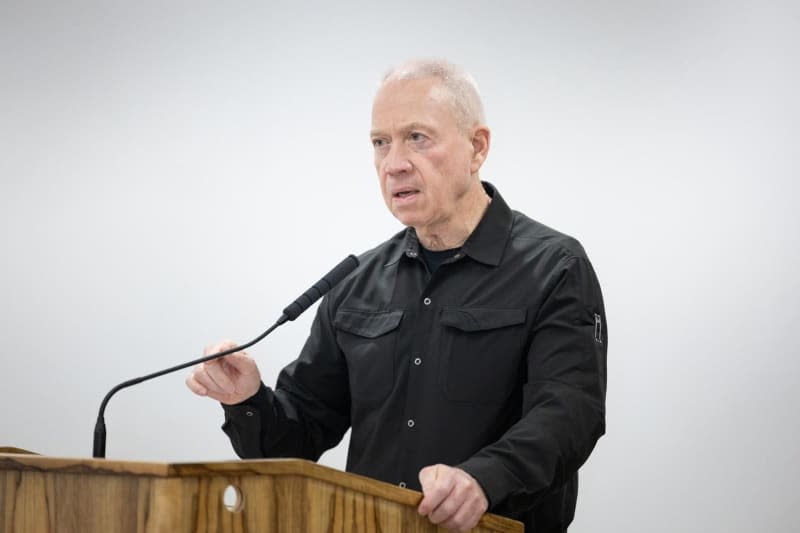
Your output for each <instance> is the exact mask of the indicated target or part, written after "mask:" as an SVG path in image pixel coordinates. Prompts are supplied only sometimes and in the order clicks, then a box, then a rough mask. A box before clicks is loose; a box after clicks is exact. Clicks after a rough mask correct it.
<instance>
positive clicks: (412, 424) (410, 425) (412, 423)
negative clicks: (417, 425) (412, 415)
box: [408, 420, 414, 428]
mask: <svg viewBox="0 0 800 533" xmlns="http://www.w3.org/2000/svg"><path fill="white" fill-rule="evenodd" d="M408 427H410V428H413V427H414V421H413V420H409V421H408Z"/></svg>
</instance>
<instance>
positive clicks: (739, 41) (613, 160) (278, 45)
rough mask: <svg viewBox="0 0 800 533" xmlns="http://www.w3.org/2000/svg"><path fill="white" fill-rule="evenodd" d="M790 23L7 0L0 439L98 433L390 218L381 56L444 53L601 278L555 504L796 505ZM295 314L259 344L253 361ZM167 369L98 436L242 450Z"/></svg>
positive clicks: (715, 513)
mask: <svg viewBox="0 0 800 533" xmlns="http://www.w3.org/2000/svg"><path fill="white" fill-rule="evenodd" d="M798 35H800V8H798V5H797V4H796V3H793V2H784V3H779V2H761V1H760V2H755V1H753V2H714V1H699V2H697V1H696V2H645V1H641V2H633V1H618V2H596V1H595V2H588V1H587V2H576V1H567V2H494V3H492V2H477V1H476V2H464V1H449V2H411V1H407V2H402V3H384V4H380V3H374V2H369V3H368V2H363V3H361V2H350V3H344V4H337V3H334V2H326V3H318V4H313V5H312V4H301V3H299V2H296V3H290V2H286V3H278V2H239V3H223V2H69V3H67V2H55V1H51V2H12V1H10V0H4V1H2V2H1V3H0V222H2V224H0V250H2V251H1V252H0V253H2V260H1V261H0V302H1V303H2V306H0V364H2V377H0V405H2V408H0V413H2V414H0V445H3V444H5V445H16V446H19V447H23V448H28V449H33V450H36V451H38V452H41V453H44V454H51V455H61V456H83V457H86V456H89V455H90V454H91V440H92V439H91V436H92V428H93V425H94V421H95V416H96V410H97V407H98V404H99V402H100V399H101V398H102V397H103V395H104V394H105V392H106V391H107V390H108V389H109V388H110V387H111V386H113V385H114V384H116V383H118V382H120V381H122V380H124V379H127V378H130V377H134V376H138V375H141V374H145V373H148V372H150V371H153V370H156V369H159V368H162V367H165V366H169V365H172V364H175V363H178V362H181V361H184V360H187V359H189V358H192V357H194V356H196V355H199V352H200V350H201V349H202V346H203V345H205V344H206V343H210V342H212V341H215V340H217V339H220V338H222V337H231V338H234V339H237V340H241V341H244V340H247V339H250V338H252V337H254V336H255V335H256V334H258V333H259V332H261V331H262V330H264V329H265V328H266V327H267V326H268V325H269V324H271V323H272V322H273V321H274V319H275V318H277V316H278V314H279V313H280V310H281V309H282V308H283V306H284V305H285V304H286V303H287V302H288V301H290V300H291V299H292V298H294V297H295V296H296V295H297V294H298V293H299V292H301V291H303V290H305V289H306V288H307V287H308V286H309V284H310V283H312V282H314V281H316V279H318V277H319V275H321V274H322V273H323V272H325V271H326V270H327V269H328V268H329V267H331V266H332V265H333V264H334V263H336V262H337V261H339V260H340V259H341V258H342V257H343V256H344V255H346V254H347V253H350V252H360V251H363V250H365V249H367V248H369V247H372V246H373V245H374V244H376V243H377V242H379V241H382V240H383V239H385V238H386V237H388V236H389V235H390V234H392V233H394V232H395V231H397V230H398V229H399V225H398V223H397V222H396V221H395V220H394V219H392V218H391V216H390V215H389V214H388V212H385V208H384V207H383V204H382V201H381V199H380V195H379V190H378V186H377V179H376V178H375V175H374V170H373V169H372V166H371V148H370V146H369V142H368V137H367V131H368V128H369V111H370V104H371V97H372V94H373V90H374V88H375V81H376V80H377V78H378V77H379V76H380V75H381V74H382V72H383V71H384V70H385V69H386V68H388V67H389V66H390V65H392V64H394V63H396V62H399V61H401V60H403V59H405V58H408V57H415V56H444V57H448V58H450V59H451V60H453V61H454V62H457V63H460V64H462V65H464V66H465V67H467V68H468V69H469V70H471V71H472V72H473V73H474V75H475V76H476V78H477V79H478V81H479V84H480V85H481V88H482V91H483V94H484V99H485V103H486V108H487V112H488V117H489V120H490V125H491V126H492V127H493V133H494V137H493V140H494V145H493V148H492V152H491V154H490V158H489V161H488V163H487V164H486V166H485V167H484V169H485V171H484V172H483V176H484V178H486V179H489V180H491V181H493V182H494V183H495V184H496V185H498V187H499V188H500V190H501V191H502V193H503V195H504V196H505V197H506V198H507V199H508V200H509V202H510V203H511V204H512V206H514V207H515V208H517V209H519V210H522V211H524V212H526V213H527V214H529V215H531V216H532V217H534V218H536V219H538V220H540V221H542V222H545V223H547V224H549V225H552V226H555V227H557V228H559V229H561V230H562V231H565V232H568V233H571V234H573V235H575V236H576V237H578V238H579V239H581V241H582V242H583V243H584V245H585V247H586V248H587V250H588V251H589V254H590V256H591V257H592V259H593V262H594V264H595V267H596V270H597V271H598V273H599V276H600V279H601V282H602V284H603V288H604V291H605V297H606V305H607V311H608V320H609V323H610V332H611V342H610V353H609V389H608V390H609V396H608V435H607V436H606V437H604V438H603V439H602V440H601V441H600V443H599V445H598V447H597V448H596V450H595V453H594V455H593V456H592V457H591V459H590V460H589V462H588V463H587V465H586V466H585V467H584V469H583V471H582V472H583V477H582V486H581V493H580V498H579V509H578V517H577V519H576V521H575V524H574V526H573V528H571V531H574V532H590V531H591V532H614V533H622V532H637V533H638V532H641V531H650V532H674V531H685V532H707V531H726V532H731V531H732V532H739V531H741V532H744V531H748V532H749V531H790V530H795V531H796V530H797V528H798V527H800V526H799V525H798V524H800V521H799V520H798V519H797V518H796V512H797V509H798V507H800V496H798V494H800V491H798V490H797V481H798V478H800V436H799V433H800V429H799V426H800V424H798V397H797V392H798V388H799V386H800V362H799V360H800V340H798V330H800V305H798V296H800V286H799V285H800V284H799V283H798V272H800V249H799V248H800V246H798V241H799V239H798V233H800V232H798V229H800V215H798V213H797V209H796V204H797V202H798V198H799V197H800V196H799V195H798V184H797V182H798V178H799V177H800V176H798V151H800V150H799V149H800V127H799V126H798V125H799V124H800V105H798V97H797V94H798V91H800V75H799V74H798V65H800V37H798ZM310 319H311V313H307V314H306V315H305V316H304V317H303V318H302V319H301V320H299V321H298V323H295V324H293V325H290V326H285V327H284V328H283V329H281V330H279V331H278V332H276V333H275V334H274V336H273V337H272V338H271V339H270V340H269V341H268V342H266V343H264V344H263V345H261V346H259V347H257V349H255V350H254V353H255V354H256V355H257V357H258V359H259V361H260V363H261V366H262V369H263V373H264V375H265V378H266V380H267V381H273V380H274V378H275V376H276V375H277V372H278V370H279V369H280V368H281V367H282V366H283V365H285V364H286V363H288V362H289V361H290V360H291V359H292V358H293V357H294V356H295V355H296V353H297V352H298V350H299V347H300V345H301V343H302V341H303V339H304V337H305V335H306V333H307V330H308V326H309V324H310ZM184 376H185V374H184V373H180V375H173V376H169V377H166V378H162V379H161V380H160V381H156V382H151V383H149V384H145V385H142V386H140V387H138V388H137V389H133V390H129V391H125V392H123V393H121V394H120V395H119V396H117V397H116V398H115V399H114V400H113V401H112V402H111V404H110V406H109V409H108V412H107V422H108V429H109V441H108V455H109V457H111V458H118V459H123V458H124V459H145V460H169V461H173V460H212V459H225V458H231V457H233V453H232V451H231V450H230V448H229V445H228V443H227V440H226V439H225V438H224V435H223V434H222V432H221V431H219V428H218V426H219V425H220V423H221V414H222V413H221V410H220V408H219V407H218V406H217V405H215V404H214V403H213V402H211V401H207V400H204V399H198V398H194V397H192V396H191V395H190V394H189V392H188V391H187V390H186V389H185V388H184V386H183V379H184ZM344 454H345V447H344V444H343V445H342V446H340V447H339V448H337V449H335V450H333V451H331V452H330V453H329V454H327V455H326V456H325V457H324V459H323V461H324V462H326V463H327V464H331V465H334V466H337V467H342V466H343V465H344Z"/></svg>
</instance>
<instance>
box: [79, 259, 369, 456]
mask: <svg viewBox="0 0 800 533" xmlns="http://www.w3.org/2000/svg"><path fill="white" fill-rule="evenodd" d="M357 266H358V259H357V258H356V257H355V256H354V255H349V256H347V257H346V258H345V259H344V260H343V261H342V262H341V263H339V264H338V265H336V266H335V267H333V270H331V271H330V272H328V273H327V274H326V275H325V276H323V278H322V279H321V280H319V281H318V282H316V283H315V284H314V285H313V286H312V287H311V288H310V289H308V290H307V291H306V292H304V293H303V294H302V295H300V297H299V298H297V300H295V301H294V302H292V303H291V304H290V305H289V306H288V307H287V308H286V309H284V310H283V314H281V316H280V318H278V320H277V321H276V322H275V323H274V324H273V325H272V326H270V328H269V329H268V330H267V331H265V332H264V333H262V334H261V335H259V336H258V337H256V338H255V339H253V340H251V341H250V342H248V343H245V344H242V345H241V346H236V347H234V348H231V349H229V350H225V351H222V352H219V353H215V354H211V355H206V356H204V357H200V358H199V359H195V360H193V361H189V362H188V363H182V364H180V365H176V366H173V367H171V368H167V369H165V370H159V371H158V372H153V373H152V374H147V375H146V376H141V377H138V378H134V379H129V380H128V381H123V382H122V383H120V384H119V385H117V386H116V387H114V388H113V389H111V390H110V391H108V394H106V396H105V398H103V401H102V402H101V403H100V410H99V412H98V414H97V422H96V424H95V426H94V446H93V451H92V457H95V458H104V457H105V456H106V423H105V412H106V405H108V401H109V400H110V399H111V397H112V396H114V395H115V394H116V393H117V392H119V391H121V390H122V389H126V388H128V387H132V386H133V385H137V384H139V383H142V382H144V381H149V380H151V379H155V378H157V377H160V376H163V375H165V374H170V373H172V372H177V371H178V370H182V369H184V368H188V367H190V366H194V365H199V364H200V363H205V362H207V361H211V360H213V359H218V358H220V357H225V356H226V355H230V354H232V353H235V352H239V351H241V350H245V349H247V348H249V347H251V346H253V345H254V344H256V343H258V342H260V341H261V340H262V339H263V338H264V337H266V336H267V335H269V334H270V333H272V332H273V331H274V330H275V329H276V328H277V327H278V326H280V325H282V324H285V323H286V322H287V321H290V320H294V319H296V318H297V317H298V316H300V314H301V313H302V312H303V311H305V310H306V309H308V308H309V307H310V306H311V305H312V304H313V303H314V302H316V301H317V300H319V299H320V298H322V297H323V296H324V295H325V294H326V293H327V292H328V291H330V290H331V289H332V288H333V287H334V286H336V285H337V284H338V283H339V282H340V281H342V280H343V279H344V278H345V277H346V276H347V275H348V274H349V273H350V272H352V271H353V270H355V268H356V267H357Z"/></svg>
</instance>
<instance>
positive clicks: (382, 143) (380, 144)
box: [372, 139, 386, 148]
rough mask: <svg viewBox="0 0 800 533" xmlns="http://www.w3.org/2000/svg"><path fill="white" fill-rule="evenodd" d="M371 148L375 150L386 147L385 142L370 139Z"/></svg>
mask: <svg viewBox="0 0 800 533" xmlns="http://www.w3.org/2000/svg"><path fill="white" fill-rule="evenodd" d="M372 146H374V147H375V148H380V147H382V146H386V141H385V140H384V139H372Z"/></svg>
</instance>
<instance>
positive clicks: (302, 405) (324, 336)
mask: <svg viewBox="0 0 800 533" xmlns="http://www.w3.org/2000/svg"><path fill="white" fill-rule="evenodd" d="M348 383H349V381H348V378H347V366H346V364H345V363H344V360H343V357H342V356H341V353H340V350H339V348H338V345H337V344H336V337H335V332H334V330H333V328H332V326H331V320H330V311H329V301H328V299H327V298H325V299H323V301H322V303H321V304H320V306H319V308H318V310H317V313H316V316H315V318H314V322H313V324H312V326H311V333H310V335H309V337H308V339H307V340H306V343H305V345H304V346H303V350H302V351H301V353H300V357H299V358H298V359H297V360H295V361H294V362H292V363H291V364H289V365H288V366H287V367H286V368H284V369H283V370H282V371H281V373H280V375H279V377H278V382H277V385H276V387H275V389H274V390H273V389H270V388H269V387H266V386H265V385H264V384H263V383H262V384H261V387H260V388H259V390H258V392H257V393H256V394H255V395H253V396H252V397H251V398H248V399H247V400H245V401H244V402H242V403H240V404H236V405H225V404H222V409H223V411H224V413H225V422H224V424H223V425H222V430H223V431H224V432H225V434H226V435H228V438H229V439H230V441H231V444H232V445H233V449H234V451H236V453H237V455H239V457H241V458H243V459H249V458H260V457H299V458H303V459H310V460H312V461H316V460H317V459H319V457H320V455H322V453H323V452H324V451H325V450H327V449H329V448H332V447H333V446H336V444H338V443H339V441H341V439H342V437H343V436H344V434H345V432H346V431H347V429H348V428H349V426H350V416H349V412H350V392H349V390H348Z"/></svg>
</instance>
